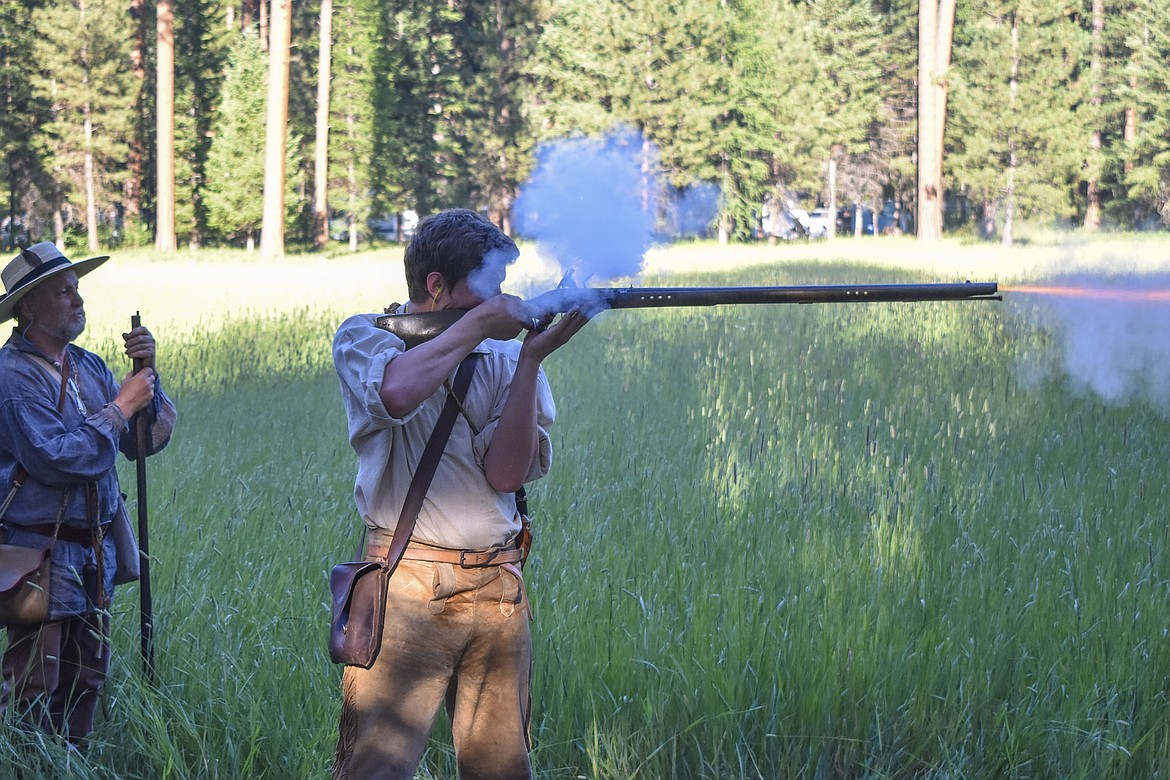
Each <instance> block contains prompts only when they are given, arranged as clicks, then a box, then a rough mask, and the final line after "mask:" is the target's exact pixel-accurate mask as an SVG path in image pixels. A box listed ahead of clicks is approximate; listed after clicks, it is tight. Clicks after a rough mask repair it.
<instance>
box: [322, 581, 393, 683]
mask: <svg viewBox="0 0 1170 780" xmlns="http://www.w3.org/2000/svg"><path fill="white" fill-rule="evenodd" d="M389 579H390V569H389V568H388V567H386V566H384V565H383V564H382V562H381V561H353V562H351V563H339V564H337V565H336V566H334V567H333V571H332V572H330V574H329V590H331V591H333V624H332V625H331V626H330V628H329V657H330V658H332V659H333V662H334V663H338V664H347V665H349V666H360V667H362V668H363V669H369V668H370V667H371V666H373V665H374V659H376V658H377V657H378V650H379V649H380V648H381V646H382V626H383V622H384V621H385V619H386V587H387V584H388V581H389Z"/></svg>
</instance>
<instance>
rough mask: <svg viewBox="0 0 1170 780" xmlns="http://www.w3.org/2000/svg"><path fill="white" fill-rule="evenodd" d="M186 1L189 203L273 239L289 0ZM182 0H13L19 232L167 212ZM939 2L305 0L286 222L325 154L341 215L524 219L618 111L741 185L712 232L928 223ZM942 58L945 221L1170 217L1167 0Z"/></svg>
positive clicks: (365, 219)
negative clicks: (796, 211)
mask: <svg viewBox="0 0 1170 780" xmlns="http://www.w3.org/2000/svg"><path fill="white" fill-rule="evenodd" d="M925 1H926V2H931V1H932V0H925ZM165 5H166V7H167V8H168V9H170V11H171V12H173V52H174V55H173V56H174V79H175V81H174V84H175V86H174V117H175V124H174V127H175V129H174V133H175V138H174V143H173V147H174V166H173V167H174V178H175V198H174V200H175V202H176V204H177V205H176V210H175V211H176V213H175V232H176V234H177V236H178V240H179V242H180V243H181V244H183V245H191V246H207V245H232V246H234V245H241V246H242V245H244V244H246V243H248V244H250V243H251V242H252V241H253V240H254V237H255V236H256V235H257V234H258V232H259V230H260V225H261V219H262V216H263V215H262V209H261V202H262V195H263V186H264V170H265V164H266V163H265V97H266V80H267V78H268V69H267V67H268V66H267V62H268V53H267V49H268V46H267V43H266V42H267V40H268V37H269V29H268V28H269V26H270V25H269V20H270V18H271V16H272V11H271V10H270V8H269V7H266V5H265V2H264V0H184V1H183V2H174V3H171V2H167V3H166V4H165ZM163 6H164V3H162V2H159V3H157V4H156V2H154V1H153V0H0V100H2V102H3V113H2V114H0V139H2V144H3V147H2V148H3V156H2V158H0V174H2V176H3V179H2V181H3V183H4V187H3V190H4V207H3V209H2V213H3V231H4V233H3V238H4V240H5V243H6V244H8V245H11V243H12V241H13V240H14V239H17V238H22V237H26V236H27V237H31V238H32V239H34V240H36V239H38V238H42V239H44V238H48V239H58V238H62V239H65V240H68V241H71V242H78V243H81V242H84V241H85V240H86V239H87V238H88V240H89V241H90V244H91V246H92V244H93V243H94V242H95V241H98V242H100V243H101V245H102V246H106V247H108V246H115V245H118V244H119V243H124V244H147V243H150V242H152V241H153V232H154V229H155V216H156V213H157V211H158V198H159V191H160V188H159V186H158V175H157V173H156V172H157V171H158V170H160V168H159V166H158V157H159V150H160V149H164V148H169V147H170V144H169V143H168V144H166V145H163V144H160V143H159V139H158V134H157V131H156V127H157V126H158V125H157V123H156V116H157V113H158V103H157V100H158V98H157V94H158V90H157V89H156V86H157V85H156V74H157V72H158V68H157V65H158V61H159V40H160V36H159V34H158V33H157V31H158V30H159V29H160V27H159V25H158V21H159V20H158V18H156V17H157V16H158V13H157V9H158V8H162V7H163ZM918 20H919V5H918V2H917V0H915V2H911V1H910V0H674V2H671V3H664V4H657V3H649V4H647V3H635V2H629V1H628V0H625V1H623V0H512V1H511V2H504V0H447V2H441V3H433V2H429V1H428V2H422V1H421V0H318V1H317V2H304V3H292V4H291V46H290V48H289V52H290V62H289V74H290V75H289V96H288V120H287V152H286V156H285V161H286V177H285V178H286V197H285V208H286V215H287V219H286V221H285V228H284V231H285V238H286V239H287V241H289V242H290V243H291V244H292V245H299V246H305V247H307V246H311V245H313V243H314V240H315V239H316V241H317V245H318V246H321V241H322V240H323V239H322V236H323V235H324V230H323V228H322V227H321V221H322V220H321V219H320V217H319V216H318V218H317V219H316V220H315V218H314V214H315V209H314V204H315V201H320V199H321V196H320V195H319V194H318V195H316V196H315V194H314V193H315V190H316V187H317V185H318V182H319V181H320V180H322V179H327V182H326V185H327V186H326V187H324V192H325V193H326V202H327V204H328V213H329V216H330V219H329V225H330V234H331V235H332V236H333V238H334V240H336V239H338V238H341V237H350V236H351V237H352V241H353V243H354V245H356V243H357V242H358V241H365V240H368V239H370V238H371V237H374V236H378V235H381V236H383V237H385V235H386V234H385V233H384V232H383V231H379V230H376V229H374V228H371V220H372V221H373V224H374V226H375V227H376V226H386V225H389V226H391V227H393V226H394V225H395V224H401V223H402V220H401V219H400V218H399V216H400V215H402V214H404V213H410V212H416V213H426V212H429V211H432V210H435V209H438V208H443V207H449V206H467V207H471V208H476V209H480V210H482V211H484V212H485V213H486V214H488V215H489V216H490V217H491V218H492V219H493V220H494V221H496V222H497V223H499V224H501V225H502V226H503V227H505V229H508V230H511V229H512V227H513V225H512V219H511V207H512V205H513V203H514V202H515V201H516V198H517V196H518V193H519V191H520V190H521V188H522V186H523V184H524V182H525V181H526V180H527V178H528V177H529V176H530V174H531V173H532V171H533V167H534V164H535V160H536V159H537V156H538V153H539V150H540V148H541V144H542V143H551V142H555V141H556V140H557V139H563V138H571V137H574V136H581V135H583V134H585V135H588V134H602V133H607V132H614V131H615V129H621V130H622V132H626V133H627V135H626V136H625V137H631V136H630V135H629V132H633V133H634V136H633V137H636V138H638V139H640V140H639V143H640V144H641V146H642V152H643V159H644V161H645V168H646V170H647V179H648V180H654V181H658V182H660V185H658V186H660V187H661V188H662V189H663V192H664V194H665V196H666V197H664V198H662V199H661V201H660V202H663V203H666V204H670V203H672V202H680V201H681V200H682V199H685V197H686V196H687V195H688V194H689V193H716V195H715V197H714V198H713V199H712V203H713V204H714V208H713V210H712V212H711V214H710V215H709V223H708V224H706V225H705V231H706V232H707V233H708V234H709V235H718V236H720V237H721V238H723V239H725V240H749V239H751V238H752V237H754V236H758V235H759V232H760V230H759V228H760V225H761V221H762V220H766V219H767V217H768V214H767V212H768V211H769V210H770V208H771V207H770V206H765V204H777V208H783V207H786V206H788V205H789V204H791V205H792V206H794V207H796V206H798V207H802V208H805V209H812V208H814V207H818V206H820V207H825V206H829V207H830V208H832V209H834V211H833V213H834V214H835V213H836V211H835V209H836V207H839V206H845V207H848V206H851V205H852V204H860V207H859V208H857V209H855V211H854V213H855V214H857V215H864V214H866V209H868V210H870V213H871V214H874V215H878V218H877V219H874V220H873V223H874V229H876V230H878V231H882V230H905V231H913V230H914V216H915V214H916V208H917V203H916V200H917V197H918V196H917V191H916V177H917V173H918V161H917V154H918V151H917V145H916V144H917V133H918V113H919V112H918V102H919V100H920V97H919V96H920V94H921V93H920V91H919V85H918V83H917V82H918V72H919V71H918V43H919V27H918ZM322 29H325V30H326V31H328V33H329V34H328V35H325V36H322V35H321V34H320V31H321V30H322ZM168 39H169V34H168ZM168 44H169V40H168ZM168 48H169V45H168ZM167 56H168V58H169V56H170V54H169V52H168V55H167ZM322 63H325V65H323V64H322ZM326 66H327V67H328V71H327V73H328V77H327V79H324V82H325V83H326V84H327V85H328V87H329V89H328V90H327V91H322V90H320V89H319V87H321V83H320V82H322V81H323V80H322V79H320V78H319V74H320V73H321V72H322V70H323V69H324V68H325V67H326ZM943 81H944V82H945V83H944V84H943V85H944V86H945V87H946V103H945V117H946V124H945V146H944V148H945V154H944V157H943V170H942V181H943V183H944V191H945V212H944V229H945V230H946V231H947V232H955V231H965V232H967V233H970V234H971V235H972V236H979V237H981V238H984V239H986V240H997V241H1005V242H1010V241H1011V240H1012V235H1013V231H1014V230H1015V229H1016V228H1015V227H1014V226H1015V225H1017V224H1018V223H1019V222H1020V221H1021V220H1043V221H1046V222H1052V221H1056V222H1059V223H1060V224H1064V225H1068V226H1075V227H1083V228H1085V229H1088V230H1096V229H1102V228H1118V229H1152V228H1164V227H1165V226H1166V225H1167V224H1168V223H1170V105H1168V99H1167V94H1168V89H1167V88H1168V86H1170V0H1079V2H1069V1H1068V0H971V1H970V2H964V3H959V4H958V5H957V9H956V12H955V19H954V27H953V44H952V49H951V52H950V60H949V67H948V68H947V69H946V71H945V76H943ZM323 95H327V96H328V98H327V110H328V114H327V120H328V121H327V123H326V122H323V121H319V118H318V116H317V111H318V104H319V102H320V101H321V100H322V96H323ZM326 127H327V128H328V130H327V145H324V148H327V155H324V156H323V155H322V152H321V149H322V147H323V145H322V144H320V143H318V141H319V140H321V141H323V140H325V139H324V137H323V136H324V132H323V128H326ZM323 157H325V158H327V164H326V159H322V158H323ZM318 213H320V210H319V209H318ZM581 218H582V219H583V220H588V219H589V215H587V214H582V215H581ZM315 222H316V224H315ZM843 229H846V230H849V229H854V230H869V229H871V228H870V226H869V224H868V223H866V222H865V221H864V220H863V219H855V220H854V221H853V222H851V223H844V227H843Z"/></svg>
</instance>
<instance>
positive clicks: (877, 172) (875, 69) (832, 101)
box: [809, 0, 886, 237]
mask: <svg viewBox="0 0 1170 780" xmlns="http://www.w3.org/2000/svg"><path fill="white" fill-rule="evenodd" d="M810 11H811V14H812V18H811V23H810V26H809V38H810V39H811V41H812V43H813V45H814V46H815V48H816V52H817V58H816V59H817V62H818V64H819V65H820V75H819V78H818V79H817V93H818V95H819V97H820V98H821V101H822V105H823V106H824V123H823V126H822V131H823V138H824V142H825V143H826V144H827V146H828V148H824V146H822V147H821V148H820V149H818V150H817V151H818V152H819V154H820V155H822V158H823V159H825V169H826V176H825V180H826V181H825V188H824V189H825V192H826V197H825V203H826V205H827V206H828V207H829V211H830V213H834V214H835V213H836V210H837V187H838V184H839V183H841V184H844V191H845V194H846V195H847V196H849V197H850V199H851V200H852V201H853V203H855V204H856V203H859V202H862V201H866V200H869V201H876V200H878V199H879V198H880V196H881V189H882V183H883V182H884V180H885V173H886V172H885V170H884V169H883V166H882V165H881V160H880V157H879V156H878V155H876V154H873V151H874V149H873V144H872V143H871V135H872V130H873V128H874V127H875V126H876V125H877V122H878V118H879V116H880V112H881V93H880V91H879V89H878V85H879V80H880V78H881V66H880V58H881V56H882V46H881V38H880V19H879V18H878V17H877V15H876V14H874V12H873V11H872V10H871V9H870V7H869V3H868V2H857V0H814V2H812V3H811V4H810ZM838 171H840V172H841V174H842V175H841V177H840V178H839V177H838ZM829 235H830V237H831V236H832V235H833V231H830V232H829Z"/></svg>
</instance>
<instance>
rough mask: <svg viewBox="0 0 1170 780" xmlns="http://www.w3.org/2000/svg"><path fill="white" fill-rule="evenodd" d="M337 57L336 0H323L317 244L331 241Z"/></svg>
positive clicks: (315, 182)
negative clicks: (332, 96) (332, 86)
mask: <svg viewBox="0 0 1170 780" xmlns="http://www.w3.org/2000/svg"><path fill="white" fill-rule="evenodd" d="M332 60H333V0H321V38H320V43H319V45H318V48H317V149H316V157H315V159H314V161H313V247H314V248H316V249H318V250H321V249H324V248H325V245H326V244H327V243H329V204H328V194H329V79H330V78H331V72H330V68H331V65H332Z"/></svg>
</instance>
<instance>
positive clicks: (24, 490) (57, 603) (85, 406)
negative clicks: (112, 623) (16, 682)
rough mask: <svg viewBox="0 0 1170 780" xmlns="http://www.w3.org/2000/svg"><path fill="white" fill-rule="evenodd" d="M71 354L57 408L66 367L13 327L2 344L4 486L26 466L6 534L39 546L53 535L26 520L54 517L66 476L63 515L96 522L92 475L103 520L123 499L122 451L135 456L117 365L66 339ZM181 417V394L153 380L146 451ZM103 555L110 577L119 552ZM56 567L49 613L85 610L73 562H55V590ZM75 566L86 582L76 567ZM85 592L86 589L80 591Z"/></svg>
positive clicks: (61, 553)
mask: <svg viewBox="0 0 1170 780" xmlns="http://www.w3.org/2000/svg"><path fill="white" fill-rule="evenodd" d="M68 358H69V360H70V364H71V366H72V371H71V372H70V373H71V376H70V379H71V380H72V381H71V382H70V383H69V384H68V387H67V391H66V394H65V395H66V397H65V404H64V407H63V408H62V409H61V411H58V409H57V404H58V400H59V398H60V394H61V380H60V374H59V373H58V372H59V369H58V370H57V371H54V368H53V367H51V361H49V362H48V363H46V361H47V360H48V358H47V357H46V356H45V355H44V354H43V353H42V352H41V351H40V350H39V349H38V348H37V347H36V346H34V345H33V344H32V343H30V342H29V341H28V340H27V339H25V338H24V336H23V335H21V334H20V333H19V332H17V331H15V330H14V331H13V333H12V336H11V337H10V338H9V339H8V342H7V343H6V344H5V345H4V346H3V348H0V490H2V491H3V494H7V492H8V490H9V488H10V487H11V485H12V478H13V476H14V475H15V473H16V470H17V465H18V464H20V465H23V466H24V468H25V469H26V470H27V471H28V474H29V476H28V477H27V478H26V479H25V481H24V484H23V486H22V487H21V489H20V490H19V491H18V492H17V494H16V497H15V498H14V500H13V502H12V504H11V506H9V508H8V511H7V512H5V514H4V517H3V523H4V525H5V526H6V527H7V528H9V529H11V530H12V531H13V533H10V534H8V535H9V537H10V539H9V543H12V544H27V545H29V546H39V545H38V544H37V542H38V541H43V542H47V539H45V538H44V537H37V536H36V535H34V534H29V533H25V532H21V531H19V529H20V527H21V526H28V525H36V524H43V523H49V524H51V523H54V522H56V520H57V514H58V511H59V510H60V508H61V501H62V497H63V496H64V493H65V489H66V487H67V486H72V489H71V490H70V491H69V497H68V501H67V503H66V505H65V511H64V519H63V522H64V524H65V525H68V526H72V527H74V528H79V529H86V528H89V527H90V525H91V524H92V522H93V520H92V519H91V518H90V517H89V512H88V510H87V507H86V499H85V493H86V490H85V485H86V484H87V483H91V482H92V483H96V485H97V515H98V517H97V520H98V522H100V523H102V524H105V523H108V522H109V521H110V519H111V518H112V517H113V516H114V512H115V511H117V508H118V501H119V500H121V488H120V486H119V484H118V473H117V470H116V469H115V462H116V459H117V455H118V452H122V453H123V454H124V455H126V457H128V458H130V459H134V458H136V457H137V456H138V453H137V452H136V444H137V443H136V438H135V436H134V435H133V433H132V431H131V429H130V426H129V425H128V424H127V421H126V419H125V418H124V417H123V415H122V413H121V411H120V410H119V409H118V407H117V406H116V405H114V404H113V403H112V402H113V400H114V398H115V397H116V396H117V394H118V383H117V382H116V381H115V379H114V376H113V374H112V373H110V369H109V368H108V367H107V366H106V364H105V362H104V361H103V360H102V359H101V358H100V357H98V356H97V355H95V354H93V353H92V352H88V351H86V350H84V349H82V348H80V347H78V346H76V345H73V344H70V345H69V347H68ZM175 417H176V415H175V407H174V404H173V403H172V402H171V400H170V399H169V398H168V397H167V396H166V394H165V393H163V391H162V388H161V386H160V385H159V384H157V383H156V385H155V396H154V401H153V403H152V404H151V406H150V407H149V408H148V409H147V419H148V420H149V421H150V423H151V433H152V437H151V444H152V448H151V452H150V453H149V454H153V453H155V452H157V451H159V450H161V449H162V448H163V447H165V446H166V444H167V442H168V441H169V439H170V435H171V431H172V429H173V427H174V422H175ZM74 548H78V549H74ZM92 555H93V552H92V550H89V549H88V548H83V547H81V546H80V545H76V544H74V543H72V542H63V541H62V542H58V544H57V549H56V550H55V552H54V564H57V562H58V559H59V558H60V559H61V562H62V563H63V564H65V568H72V563H74V561H73V559H74V558H79V556H80V557H89V558H92ZM79 560H80V559H79ZM105 564H106V569H107V574H108V576H109V577H112V571H113V566H114V558H113V556H112V555H109V556H106V560H105ZM58 568H61V567H58ZM58 573H59V574H61V575H62V578H61V583H62V590H61V591H60V592H56V593H54V594H53V603H54V607H53V611H52V613H51V615H50V617H60V616H63V615H62V614H54V613H59V612H60V611H61V610H64V612H65V614H76V613H78V612H82V611H85V609H86V602H85V600H84V599H80V600H79V599H78V598H74V597H70V596H69V594H68V593H67V592H66V591H68V590H72V589H71V588H67V587H66V585H67V582H66V579H67V577H66V575H67V574H68V573H67V572H65V571H59V572H54V577H53V581H54V590H56V589H57V584H58V579H59V578H58V576H57V574H58ZM68 576H69V577H72V579H74V580H77V582H78V585H79V586H80V584H81V582H80V577H79V576H78V575H77V574H76V573H73V574H68ZM111 592H112V591H111V590H110V589H107V591H106V593H107V594H109V593H111ZM84 595H85V594H84V591H79V592H78V593H76V594H73V596H79V597H83V596H84ZM66 605H68V606H66Z"/></svg>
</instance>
